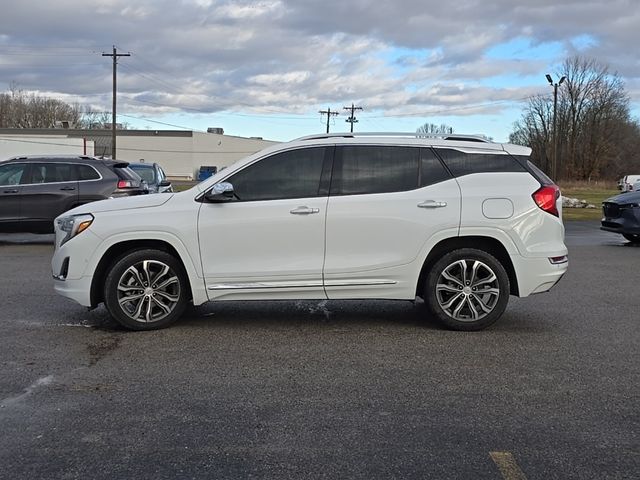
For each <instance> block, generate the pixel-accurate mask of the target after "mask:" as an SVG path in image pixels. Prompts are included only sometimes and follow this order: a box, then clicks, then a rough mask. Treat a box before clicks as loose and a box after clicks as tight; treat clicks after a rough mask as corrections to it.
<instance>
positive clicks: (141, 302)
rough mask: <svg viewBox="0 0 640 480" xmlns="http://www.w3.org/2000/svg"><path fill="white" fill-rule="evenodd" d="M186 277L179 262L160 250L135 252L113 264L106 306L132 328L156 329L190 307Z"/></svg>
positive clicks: (108, 280) (106, 286)
mask: <svg viewBox="0 0 640 480" xmlns="http://www.w3.org/2000/svg"><path fill="white" fill-rule="evenodd" d="M187 291H188V287H187V284H186V276H185V274H184V270H183V268H182V265H181V264H180V262H179V261H178V260H177V259H176V258H175V257H174V256H172V255H171V254H169V253H167V252H163V251H161V250H153V249H145V250H136V251H133V252H131V253H129V254H127V255H125V256H123V257H121V258H120V259H119V260H117V261H116V262H115V263H114V264H113V266H112V267H111V269H110V271H109V273H108V275H107V278H106V280H105V290H104V299H105V306H106V307H107V310H108V311H109V313H110V314H111V316H112V317H113V318H114V319H115V320H117V321H118V322H119V323H120V324H121V325H123V326H124V327H126V328H129V329H131V330H154V329H158V328H164V327H167V326H169V325H170V324H172V323H173V322H175V321H176V320H177V319H178V318H180V316H181V315H182V313H183V312H184V309H185V307H186V306H187Z"/></svg>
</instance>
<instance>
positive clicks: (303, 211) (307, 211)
mask: <svg viewBox="0 0 640 480" xmlns="http://www.w3.org/2000/svg"><path fill="white" fill-rule="evenodd" d="M290 213H293V214H294V215H311V214H312V213H320V209H319V208H309V207H298V208H294V209H293V210H291V212H290Z"/></svg>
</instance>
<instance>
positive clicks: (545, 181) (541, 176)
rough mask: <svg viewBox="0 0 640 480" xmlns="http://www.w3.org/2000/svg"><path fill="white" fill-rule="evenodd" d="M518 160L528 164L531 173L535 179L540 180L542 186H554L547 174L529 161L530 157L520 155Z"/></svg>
mask: <svg viewBox="0 0 640 480" xmlns="http://www.w3.org/2000/svg"><path fill="white" fill-rule="evenodd" d="M516 158H518V159H519V160H520V161H521V162H522V161H525V162H526V164H527V166H528V167H529V171H530V172H531V173H532V174H533V176H534V177H535V179H536V180H538V181H539V182H540V183H541V184H542V185H553V180H551V178H549V177H548V176H547V174H546V173H544V172H543V171H542V170H541V169H540V168H538V167H537V166H536V165H534V164H533V162H531V160H529V157H525V156H522V155H520V156H517V157H516Z"/></svg>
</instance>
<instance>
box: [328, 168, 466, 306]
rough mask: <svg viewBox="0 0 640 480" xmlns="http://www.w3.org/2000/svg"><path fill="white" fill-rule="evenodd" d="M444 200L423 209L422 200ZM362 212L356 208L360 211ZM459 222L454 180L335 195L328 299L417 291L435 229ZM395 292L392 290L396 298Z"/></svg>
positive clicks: (330, 220) (330, 218)
mask: <svg viewBox="0 0 640 480" xmlns="http://www.w3.org/2000/svg"><path fill="white" fill-rule="evenodd" d="M432 202H433V203H439V204H441V205H442V204H445V205H443V206H439V207H436V208H424V207H423V206H420V205H423V204H425V203H426V204H431V203H432ZM356 212H357V213H356ZM459 225H460V190H459V188H458V184H457V183H456V181H455V180H453V179H451V180H447V181H445V182H441V183H438V184H436V185H431V186H428V187H424V188H421V189H418V190H412V191H409V192H396V193H386V194H372V195H354V196H344V197H330V200H329V206H328V208H327V249H326V258H325V266H324V277H325V287H326V291H327V295H328V297H329V298H331V299H333V298H352V297H353V296H354V291H355V290H357V291H358V295H357V296H358V297H361V296H363V291H364V292H366V291H367V289H366V288H364V289H363V288H355V287H352V286H349V282H351V283H353V284H355V285H357V286H358V287H363V286H367V285H369V286H370V288H369V291H370V293H369V294H366V295H364V296H367V297H373V298H376V297H381V296H385V297H386V295H383V294H382V293H381V292H382V291H389V292H395V293H394V295H397V294H398V289H400V290H402V291H405V293H406V292H409V293H407V294H408V295H409V297H411V295H412V293H411V292H415V281H416V280H417V278H413V275H414V273H413V272H415V266H414V265H413V263H414V262H415V261H416V259H417V257H418V254H419V253H420V252H421V250H422V247H423V245H424V244H425V243H426V241H427V240H428V239H429V238H430V237H431V236H432V235H434V234H436V233H438V232H440V231H442V230H450V231H451V232H452V234H453V235H455V234H457V230H458V228H459ZM394 295H391V297H392V298H393V296H394Z"/></svg>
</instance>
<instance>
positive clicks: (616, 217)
mask: <svg viewBox="0 0 640 480" xmlns="http://www.w3.org/2000/svg"><path fill="white" fill-rule="evenodd" d="M602 213H603V215H604V218H603V219H602V223H601V226H600V228H601V229H602V230H606V231H608V232H615V233H620V234H622V236H623V237H624V238H626V239H627V240H629V241H630V242H632V243H640V192H628V193H623V194H621V195H617V196H615V197H611V198H608V199H606V200H605V201H604V202H603V203H602Z"/></svg>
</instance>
